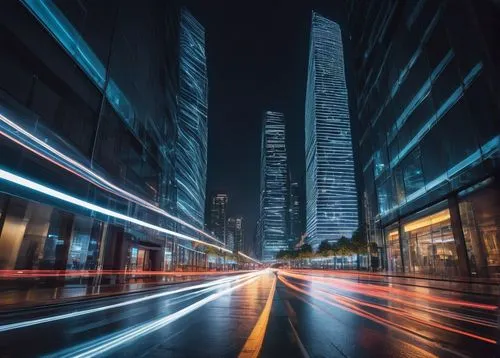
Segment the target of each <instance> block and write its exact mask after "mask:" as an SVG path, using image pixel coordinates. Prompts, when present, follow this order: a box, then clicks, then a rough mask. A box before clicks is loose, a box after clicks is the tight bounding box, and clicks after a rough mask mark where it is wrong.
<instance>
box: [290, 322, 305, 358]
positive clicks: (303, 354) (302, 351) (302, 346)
mask: <svg viewBox="0 0 500 358" xmlns="http://www.w3.org/2000/svg"><path fill="white" fill-rule="evenodd" d="M288 323H290V327H292V332H293V335H294V337H295V339H296V340H297V344H298V346H299V348H300V353H302V357H304V358H309V353H307V350H306V347H304V344H302V341H301V340H300V338H299V333H298V332H297V330H296V329H295V327H294V326H293V323H292V321H291V320H290V318H288Z"/></svg>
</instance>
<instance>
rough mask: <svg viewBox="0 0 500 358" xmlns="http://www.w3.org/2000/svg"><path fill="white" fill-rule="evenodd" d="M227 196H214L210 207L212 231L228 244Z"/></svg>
mask: <svg viewBox="0 0 500 358" xmlns="http://www.w3.org/2000/svg"><path fill="white" fill-rule="evenodd" d="M227 203H228V197H227V194H221V193H219V194H215V195H214V196H212V204H211V206H210V225H209V226H210V230H211V231H212V232H213V233H214V235H215V237H217V238H218V239H219V240H220V241H222V242H224V243H227V242H226V240H227Z"/></svg>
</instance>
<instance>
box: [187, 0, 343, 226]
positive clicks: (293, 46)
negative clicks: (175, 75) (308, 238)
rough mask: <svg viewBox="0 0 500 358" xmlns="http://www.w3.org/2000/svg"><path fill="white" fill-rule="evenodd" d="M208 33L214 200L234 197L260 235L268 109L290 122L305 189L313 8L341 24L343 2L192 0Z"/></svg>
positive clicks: (296, 171)
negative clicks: (263, 125)
mask: <svg viewBox="0 0 500 358" xmlns="http://www.w3.org/2000/svg"><path fill="white" fill-rule="evenodd" d="M187 4H188V8H189V9H190V10H191V12H192V13H193V15H195V17H196V18H197V19H198V20H199V21H200V23H201V24H202V25H203V26H204V27H205V30H206V48H207V63H208V77H209V104H208V105H209V111H208V121H209V133H208V182H207V203H208V202H209V200H210V196H211V194H212V193H213V192H215V191H221V192H227V193H228V195H229V208H228V211H229V214H230V215H243V216H244V218H245V221H246V222H245V236H248V235H253V232H254V227H255V223H256V220H257V218H258V208H259V186H260V183H259V177H260V175H259V169H260V131H261V118H262V112H263V111H264V110H268V109H269V110H274V111H280V112H283V113H284V114H285V117H286V126H287V127H286V130H287V150H288V156H289V158H288V161H289V165H290V170H291V172H292V178H294V180H298V181H299V183H300V185H301V188H302V191H303V189H304V179H305V178H304V170H305V169H304V167H305V159H304V129H303V127H304V102H305V90H306V79H307V57H308V46H309V28H310V20H311V11H312V10H313V9H314V10H316V11H318V12H319V13H321V14H322V15H324V16H327V17H329V18H330V19H332V20H335V21H338V22H339V23H340V24H341V23H342V20H341V18H342V17H343V14H342V9H343V0H338V1H337V3H336V2H335V0H329V1H305V0H304V1H278V0H275V1H272V0H270V1H248V2H244V1H222V0H220V1H207V0H204V1H202V0H200V1H196V0H192V1H187Z"/></svg>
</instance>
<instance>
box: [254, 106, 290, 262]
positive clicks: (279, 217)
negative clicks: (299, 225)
mask: <svg viewBox="0 0 500 358" xmlns="http://www.w3.org/2000/svg"><path fill="white" fill-rule="evenodd" d="M261 144H262V146H261V167H260V230H261V234H260V240H261V241H262V243H261V249H262V257H261V258H262V260H264V261H270V260H275V259H276V253H277V252H278V251H280V250H285V249H287V248H288V240H287V237H286V234H287V231H288V229H287V217H288V215H287V207H288V185H287V180H288V166H287V154H286V145H285V116H284V115H283V113H279V112H271V111H267V112H265V113H264V118H263V126H262V142H261Z"/></svg>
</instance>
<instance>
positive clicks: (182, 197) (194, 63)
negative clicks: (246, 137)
mask: <svg viewBox="0 0 500 358" xmlns="http://www.w3.org/2000/svg"><path fill="white" fill-rule="evenodd" d="M180 24H181V25H180V54H179V57H180V64H179V86H180V92H179V112H178V116H177V120H178V129H177V142H176V145H177V146H176V153H175V154H176V156H175V157H176V165H175V173H176V174H175V178H176V184H177V212H178V215H179V216H180V217H181V218H182V219H184V220H186V221H187V222H189V223H191V224H193V225H195V226H197V227H199V228H200V229H201V228H203V224H204V222H205V191H206V184H207V183H206V182H207V137H208V123H207V106H208V79H207V64H206V56H205V29H204V28H203V26H201V25H200V23H199V22H198V21H197V20H196V19H195V18H194V17H193V16H192V15H191V14H190V13H189V11H187V10H186V9H185V8H183V9H182V10H181V18H180Z"/></svg>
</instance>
